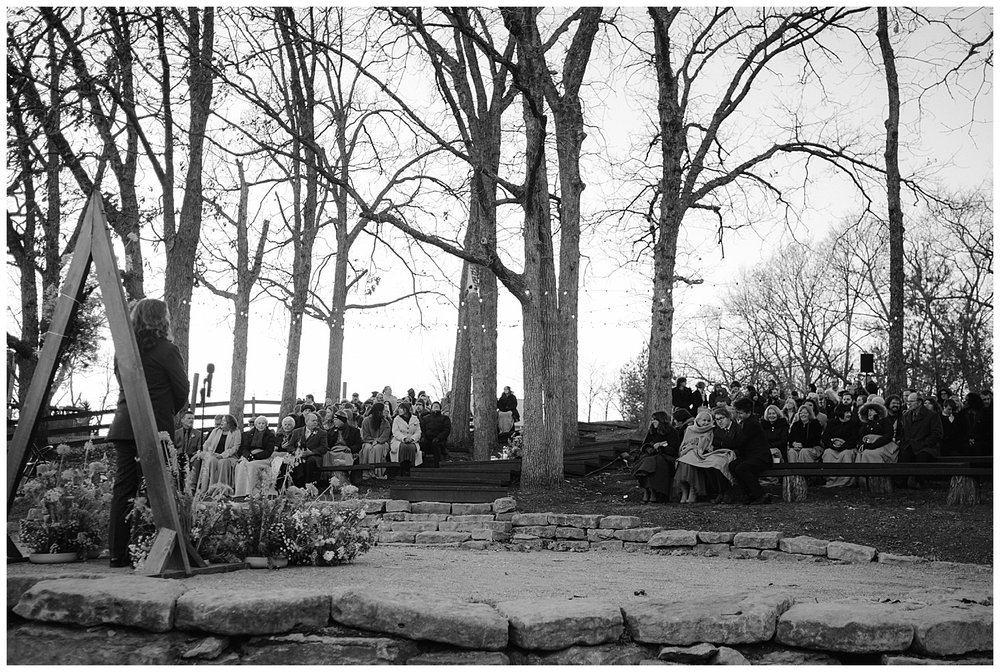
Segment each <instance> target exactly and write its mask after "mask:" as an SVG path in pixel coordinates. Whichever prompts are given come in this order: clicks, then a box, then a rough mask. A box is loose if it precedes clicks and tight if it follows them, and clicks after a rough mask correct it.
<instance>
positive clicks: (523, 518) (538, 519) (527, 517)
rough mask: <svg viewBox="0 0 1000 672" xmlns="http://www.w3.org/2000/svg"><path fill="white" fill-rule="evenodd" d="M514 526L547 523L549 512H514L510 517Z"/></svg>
mask: <svg viewBox="0 0 1000 672" xmlns="http://www.w3.org/2000/svg"><path fill="white" fill-rule="evenodd" d="M510 522H512V523H513V524H514V527H522V526H525V525H532V526H537V525H548V524H549V514H547V513H515V514H514V515H513V517H512V518H511V521H510Z"/></svg>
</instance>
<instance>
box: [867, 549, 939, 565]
mask: <svg viewBox="0 0 1000 672" xmlns="http://www.w3.org/2000/svg"><path fill="white" fill-rule="evenodd" d="M878 561H879V562H880V563H882V564H883V565H913V564H917V563H920V562H927V559H926V558H921V557H920V556H919V555H896V554H895V553H883V552H881V551H879V554H878Z"/></svg>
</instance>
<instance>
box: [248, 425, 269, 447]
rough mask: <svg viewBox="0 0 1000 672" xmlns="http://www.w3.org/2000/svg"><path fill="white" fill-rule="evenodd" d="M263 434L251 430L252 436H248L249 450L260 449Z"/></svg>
mask: <svg viewBox="0 0 1000 672" xmlns="http://www.w3.org/2000/svg"><path fill="white" fill-rule="evenodd" d="M265 431H266V430H265ZM264 433H265V432H261V431H258V430H256V429H254V430H253V434H251V435H250V448H251V449H253V448H262V447H263V446H264Z"/></svg>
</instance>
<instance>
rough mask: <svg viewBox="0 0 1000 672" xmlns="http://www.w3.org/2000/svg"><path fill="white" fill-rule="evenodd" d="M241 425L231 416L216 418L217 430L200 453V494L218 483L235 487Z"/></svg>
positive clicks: (211, 433)
mask: <svg viewBox="0 0 1000 672" xmlns="http://www.w3.org/2000/svg"><path fill="white" fill-rule="evenodd" d="M241 439H242V435H241V434H240V427H239V424H238V423H237V422H236V418H234V417H233V416H231V415H217V416H215V429H213V430H212V431H211V432H210V433H209V435H208V438H207V439H205V443H204V446H203V448H202V450H201V453H200V458H201V473H200V474H199V476H198V493H204V492H207V491H208V489H209V487H211V486H212V485H215V484H216V483H222V484H223V485H228V486H229V487H232V486H233V469H234V468H235V466H236V451H238V450H239V449H240V440H241Z"/></svg>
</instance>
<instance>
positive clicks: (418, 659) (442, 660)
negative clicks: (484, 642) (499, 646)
mask: <svg viewBox="0 0 1000 672" xmlns="http://www.w3.org/2000/svg"><path fill="white" fill-rule="evenodd" d="M406 664H407V665H510V658H509V657H508V656H507V654H506V653H501V652H500V651H440V652H438V653H422V654H420V655H419V656H414V657H413V658H410V659H409V660H407V661H406Z"/></svg>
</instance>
